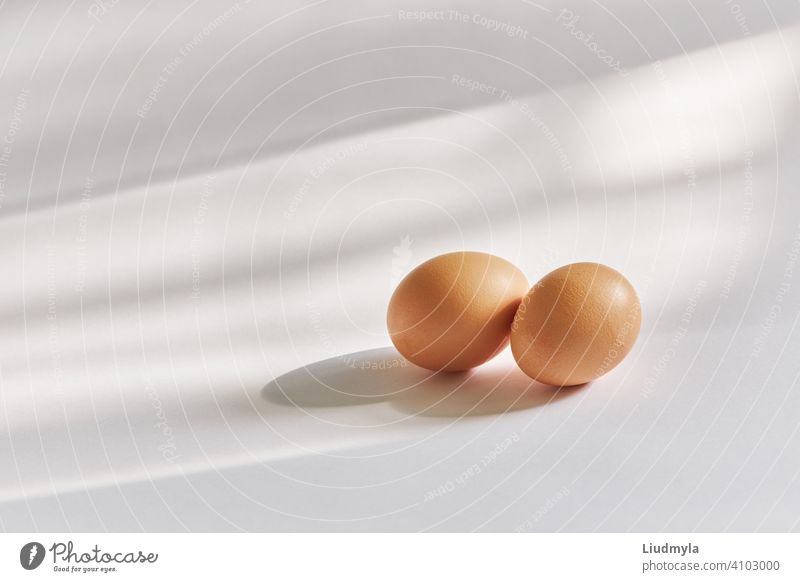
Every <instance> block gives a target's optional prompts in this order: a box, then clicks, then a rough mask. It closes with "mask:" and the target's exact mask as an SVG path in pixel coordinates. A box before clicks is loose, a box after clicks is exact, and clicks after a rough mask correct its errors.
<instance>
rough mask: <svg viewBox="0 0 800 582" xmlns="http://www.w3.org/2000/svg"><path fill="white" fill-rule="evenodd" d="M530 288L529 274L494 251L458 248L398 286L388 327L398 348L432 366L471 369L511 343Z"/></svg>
mask: <svg viewBox="0 0 800 582" xmlns="http://www.w3.org/2000/svg"><path fill="white" fill-rule="evenodd" d="M527 289H528V281H527V279H526V278H525V275H524V274H523V273H522V271H520V270H519V269H517V268H516V267H515V266H514V265H512V264H511V263H509V262H508V261H506V260H505V259H501V258H499V257H495V256H493V255H489V254H486V253H477V252H457V253H448V254H446V255H440V256H438V257H435V258H433V259H430V260H429V261H426V262H424V263H422V264H421V265H420V266H418V267H417V268H416V269H414V270H413V271H411V272H410V273H409V274H408V275H407V276H406V277H405V278H404V279H403V280H402V281H401V282H400V284H399V285H398V286H397V289H396V290H395V292H394V294H393V295H392V298H391V300H390V301H389V309H388V313H387V318H386V322H387V326H388V328H389V335H390V336H391V338H392V343H394V345H395V347H396V348H397V350H398V351H399V352H400V353H401V354H402V355H403V356H404V357H405V358H406V359H408V360H409V361H411V362H413V363H414V364H417V365H418V366H422V367H423V368H428V369H429V370H448V371H456V370H468V369H469V368H474V367H475V366H478V365H480V364H482V363H484V362H485V361H487V360H489V359H490V358H492V357H493V356H495V355H496V354H497V353H498V352H500V351H501V350H502V349H503V348H504V347H505V346H506V344H507V343H508V338H509V333H510V331H511V322H512V321H513V320H514V314H515V313H516V311H517V307H518V306H519V303H520V300H521V299H522V296H523V295H524V294H525V292H526V291H527Z"/></svg>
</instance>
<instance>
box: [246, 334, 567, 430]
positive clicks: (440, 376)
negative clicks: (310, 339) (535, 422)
mask: <svg viewBox="0 0 800 582" xmlns="http://www.w3.org/2000/svg"><path fill="white" fill-rule="evenodd" d="M580 389H581V387H580V386H578V387H571V388H556V387H552V386H547V385H544V384H540V383H539V382H536V381H535V380H531V379H530V378H528V377H527V376H525V375H524V374H523V373H522V372H521V371H520V370H519V369H517V368H516V367H515V366H502V365H499V366H498V365H496V364H495V365H491V364H490V365H488V366H484V367H483V368H478V369H475V370H471V371H469V372H458V373H452V372H431V371H430V370H425V369H423V368H419V367H417V366H415V365H413V364H411V363H409V362H408V361H407V360H405V359H404V358H403V357H402V356H401V355H400V354H399V353H398V352H397V351H396V350H395V349H394V348H378V349H372V350H366V351H362V352H354V353H352V354H348V355H343V356H337V357H334V358H330V359H326V360H321V361H319V362H316V363H314V364H311V365H309V366H304V367H302V368H298V369H296V370H293V371H292V372H289V373H287V374H284V375H282V376H280V377H278V378H276V379H275V380H273V381H271V382H270V383H269V384H267V385H266V386H265V387H264V388H263V389H262V391H261V396H262V397H263V398H264V399H265V400H266V401H268V402H270V403H271V404H277V405H280V406H288V407H297V408H303V409H305V408H331V407H345V406H361V405H367V404H376V403H388V404H389V405H391V406H392V407H393V408H395V409H397V410H400V411H402V412H405V413H406V414H409V415H418V416H430V417H451V418H453V417H455V418H458V417H467V416H481V415H489V414H502V413H505V412H512V411H516V410H523V409H528V408H535V407H538V406H543V405H545V404H548V403H551V402H554V401H556V400H559V399H561V398H565V397H568V396H570V395H574V394H577V393H578V392H579V391H580Z"/></svg>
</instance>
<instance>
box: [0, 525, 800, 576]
mask: <svg viewBox="0 0 800 582" xmlns="http://www.w3.org/2000/svg"><path fill="white" fill-rule="evenodd" d="M799 546H800V534H185V533H183V534H107V533H99V534H83V533H82V534H16V533H14V534H2V535H0V550H1V551H0V580H14V581H16V580H49V579H59V580H66V579H70V580H101V579H102V580H116V581H122V580H142V579H147V580H148V581H152V580H173V579H175V578H176V577H185V576H187V575H188V576H191V575H197V576H203V579H205V577H207V576H209V577H210V576H227V577H232V578H231V579H234V580H237V581H238V580H271V579H275V580H281V581H285V580H298V581H299V580H303V581H307V580H314V579H324V580H347V581H348V582H352V581H358V580H369V581H370V582H373V581H375V580H390V581H391V580H402V581H403V582H408V580H456V579H457V580H465V581H469V580H480V581H481V582H485V581H486V580H539V579H545V580H578V579H600V580H615V581H617V580H649V579H652V580H752V581H756V580H758V581H762V580H776V581H777V580H800V568H798V558H797V554H798V547H799Z"/></svg>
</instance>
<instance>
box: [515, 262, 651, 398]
mask: <svg viewBox="0 0 800 582" xmlns="http://www.w3.org/2000/svg"><path fill="white" fill-rule="evenodd" d="M640 326H641V306H640V304H639V298H638V297H637V296H636V291H635V290H634V288H633V286H632V285H631V284H630V282H629V281H628V280H627V279H626V278H625V277H624V276H623V275H621V274H620V273H618V272H617V271H615V270H614V269H612V268H611V267H607V266H605V265H600V264H598V263H575V264H572V265H566V266H564V267H561V268H559V269H556V270H555V271H553V272H552V273H550V274H548V275H545V276H544V277H543V278H542V279H541V280H540V281H539V282H538V283H536V284H535V285H534V286H533V287H532V288H531V290H530V291H528V293H527V294H526V295H525V297H524V298H523V299H522V302H521V303H520V306H519V309H517V314H516V316H515V317H514V323H513V324H512V326H511V351H512V352H513V354H514V359H515V360H516V361H517V364H518V365H519V367H520V368H521V369H522V371H523V372H525V373H526V374H527V375H528V376H530V377H531V378H533V379H534V380H538V381H539V382H543V383H545V384H551V385H553V386H573V385H576V384H584V383H586V382H590V381H592V380H594V379H596V378H599V377H600V376H602V375H603V374H605V373H606V372H608V371H609V370H611V369H612V368H614V367H615V366H616V365H617V364H619V363H620V362H621V361H622V359H623V358H624V357H625V356H626V355H627V354H628V352H629V351H630V350H631V348H632V347H633V344H634V342H635V341H636V337H637V336H638V335H639V328H640Z"/></svg>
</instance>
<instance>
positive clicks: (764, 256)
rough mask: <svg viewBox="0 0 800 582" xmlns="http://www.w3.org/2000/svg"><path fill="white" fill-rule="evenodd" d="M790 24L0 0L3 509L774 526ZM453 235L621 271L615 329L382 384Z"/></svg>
mask: <svg viewBox="0 0 800 582" xmlns="http://www.w3.org/2000/svg"><path fill="white" fill-rule="evenodd" d="M773 4H776V5H773ZM420 9H423V10H445V11H447V10H457V11H458V14H459V17H455V16H451V13H448V12H445V13H444V16H443V19H439V20H432V21H425V22H419V21H415V20H410V19H408V18H406V17H401V15H400V11H408V12H410V11H414V10H420ZM562 9H564V10H568V11H570V12H572V13H573V15H574V16H577V17H578V20H577V21H575V20H572V24H569V21H570V18H568V14H567V13H566V12H561V10H562ZM463 15H466V17H467V18H466V22H462V21H461V20H460V17H461V16H463ZM483 16H486V17H491V18H494V19H497V20H498V21H502V22H506V23H509V24H510V25H514V26H518V27H520V29H521V30H522V31H523V32H526V33H527V34H523V32H520V33H519V34H518V35H517V36H508V35H504V34H503V32H502V30H491V28H490V27H489V25H484V24H481V22H482V20H481V17H483ZM574 16H573V17H572V18H574ZM799 18H800V10H798V6H797V4H796V3H788V2H787V3H771V4H765V3H762V2H739V3H738V4H733V3H725V2H719V3H713V4H710V5H703V6H694V5H692V4H688V3H686V4H684V3H674V2H650V3H647V4H643V5H641V6H638V7H634V6H629V5H628V4H627V3H623V2H605V3H603V4H602V5H601V4H597V3H589V2H575V3H571V4H564V5H556V4H551V3H547V2H544V3H541V4H532V3H529V2H507V3H503V4H502V5H499V6H491V8H489V7H488V6H485V5H484V4H483V3H478V2H449V3H440V2H428V3H425V4H419V5H416V4H404V3H393V2H374V3H369V4H360V3H355V2H353V3H347V2H345V3H335V4H334V3H331V2H317V3H307V4H303V5H297V6H296V7H281V6H278V5H275V6H273V7H263V6H260V5H256V4H247V3H240V4H235V5H230V6H228V5H220V4H219V3H211V2H207V3H202V2H195V3H185V4H171V5H170V7H165V6H151V5H145V6H144V7H141V6H138V5H133V3H126V2H118V3H117V4H113V5H112V4H111V3H108V4H106V5H105V7H100V5H98V4H94V5H93V4H89V3H83V4H78V3H73V4H71V5H69V6H66V5H65V6H60V7H54V6H40V5H38V4H36V5H31V4H30V3H22V2H17V3H15V2H12V3H6V4H5V5H3V6H2V8H0V47H2V50H0V59H2V61H0V78H2V84H0V112H2V118H0V139H2V140H4V141H3V146H4V147H5V149H4V150H2V152H5V157H4V161H3V164H4V165H3V166H0V172H2V174H0V187H1V188H2V189H1V190H0V204H2V206H1V207H0V221H1V227H0V239H2V240H0V256H2V264H3V265H4V272H5V273H6V277H5V285H3V286H2V288H0V310H2V313H0V318H1V319H2V322H3V325H2V326H0V410H1V411H2V414H1V415H0V424H2V427H0V467H1V468H2V470H0V527H2V528H3V529H6V530H12V531H19V530H22V531H28V530H76V531H80V530H86V531H94V530H111V531H119V530H123V531H139V530H146V531H156V530H158V531H161V530H170V531H172V530H183V529H190V530H202V531H217V530H226V531H227V530H240V529H245V530H267V531H269V530H280V531H283V530H321V531H351V530H369V531H372V530H403V531H405V530H442V531H453V530H456V531H462V530H487V531H495V530H499V531H512V530H525V531H596V530H599V531H629V530H632V531H653V530H656V531H658V530H668V531H686V530H699V531H723V530H731V531H762V530H766V531H788V530H797V529H798V526H799V525H800V524H799V522H798V515H800V490H799V489H800V465H799V464H798V458H800V435H799V434H798V410H800V406H799V404H800V392H799V391H798V387H797V379H798V374H800V360H799V359H798V357H797V353H798V347H800V338H798V336H797V331H796V328H797V318H798V316H800V299H798V297H800V294H798V285H799V283H798V278H799V277H800V266H799V265H798V263H797V261H798V256H800V199H798V196H797V192H798V187H797V184H798V183H799V182H800V169H798V164H797V160H798V154H799V153H800V143H799V142H798V139H797V137H798V128H799V126H800V115H798V114H799V113H800V104H799V103H798V95H799V94H800V91H798V87H799V85H798V80H797V72H798V55H800V29H799V28H798V27H797V24H796V23H798V19H799ZM576 31H577V32H576ZM589 34H591V35H592V38H591V39H590V40H585V35H589ZM576 35H578V36H580V35H584V36H583V37H582V38H584V40H583V41H582V40H581V39H580V38H578V36H576ZM592 43H596V44H592ZM601 57H613V59H612V60H618V61H619V63H620V64H619V66H618V67H617V69H619V70H615V69H612V68H611V67H609V66H608V64H607V63H605V62H603V60H601ZM165 67H166V68H165ZM455 75H457V76H458V79H467V80H473V81H477V82H479V83H483V84H484V86H483V87H482V88H481V87H477V88H476V90H470V88H468V87H465V86H462V85H461V84H460V83H459V82H458V80H456V81H454V76H455ZM2 152H0V153H2ZM462 248H463V249H472V250H483V251H486V252H492V253H495V254H498V255H501V256H504V257H505V258H507V259H509V260H512V261H513V262H515V263H516V264H518V265H519V266H520V267H521V268H522V269H523V270H524V271H525V272H526V273H527V274H528V276H529V278H530V279H531V282H533V281H535V280H536V279H538V278H539V277H541V276H542V275H544V274H545V273H546V272H548V271H549V270H551V269H552V268H554V267H557V266H559V265H561V264H565V263H568V262H572V261H576V260H594V261H601V262H604V263H607V264H609V265H611V266H613V267H615V268H617V269H619V270H621V271H623V272H624V273H625V274H626V275H627V276H628V277H629V278H630V279H631V281H632V282H633V283H634V285H635V286H636V287H637V289H638V290H639V292H640V295H641V298H642V302H643V309H644V311H643V328H642V333H641V336H640V340H639V342H638V344H637V346H636V347H635V349H634V351H633V352H632V353H631V355H630V356H629V357H628V359H626V361H625V362H624V363H623V364H622V365H621V366H619V367H618V368H617V369H616V370H614V371H613V372H612V373H610V374H609V375H608V376H606V377H604V378H602V379H601V380H598V381H597V382H595V383H593V384H592V385H590V386H588V387H585V388H583V389H579V390H574V391H570V392H568V393H567V392H562V393H559V394H557V395H556V394H553V392H552V391H551V390H549V389H547V388H545V387H542V386H539V385H535V384H532V383H530V382H529V381H528V380H527V379H526V378H524V377H523V376H521V375H520V374H519V373H518V372H517V371H516V369H515V367H514V365H513V361H512V360H511V359H510V354H508V353H504V354H503V355H502V356H500V357H499V358H497V360H495V361H493V362H491V363H490V364H489V365H487V366H485V367H483V368H481V369H480V370H478V371H476V372H475V373H474V374H473V375H471V376H467V377H464V376H458V377H445V378H442V377H434V378H431V377H428V375H427V374H426V373H424V372H422V371H419V370H415V369H412V368H409V367H396V368H391V369H388V370H385V369H384V370H381V369H378V370H376V369H372V367H373V366H372V365H371V364H375V366H374V367H379V365H380V364H381V362H384V363H385V362H395V361H396V355H395V354H394V353H393V352H392V351H391V350H382V351H381V350H380V349H379V348H382V347H384V346H386V345H388V343H389V342H388V337H387V334H386V332H385V328H384V314H385V308H386V303H387V301H388V297H389V295H390V293H391V290H392V287H393V285H394V284H396V283H397V281H398V280H399V279H400V278H401V277H402V276H403V275H404V274H405V273H406V272H408V271H409V270H410V269H411V268H413V267H414V266H415V265H416V264H418V263H419V262H422V261H423V260H425V259H427V258H429V257H431V256H433V255H435V254H438V253H441V252H447V251H451V250H454V249H462ZM365 350H366V352H365ZM373 350H377V351H373ZM342 356H344V357H342ZM285 374H289V375H288V376H286V375H285Z"/></svg>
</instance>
